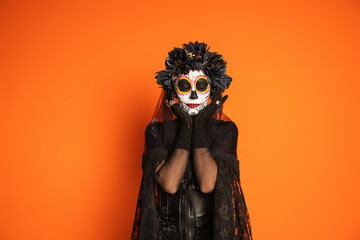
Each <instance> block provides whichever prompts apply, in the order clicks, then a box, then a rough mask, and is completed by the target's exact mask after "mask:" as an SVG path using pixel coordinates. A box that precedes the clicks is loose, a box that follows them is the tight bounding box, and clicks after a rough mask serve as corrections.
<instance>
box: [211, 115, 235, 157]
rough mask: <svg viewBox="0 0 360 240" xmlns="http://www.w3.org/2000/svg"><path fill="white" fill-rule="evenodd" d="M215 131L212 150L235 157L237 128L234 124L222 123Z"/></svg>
mask: <svg viewBox="0 0 360 240" xmlns="http://www.w3.org/2000/svg"><path fill="white" fill-rule="evenodd" d="M218 126H219V127H217V129H212V130H214V131H215V138H214V142H213V144H212V146H211V149H212V150H215V149H219V150H222V151H224V152H226V153H228V154H231V155H233V156H234V157H237V139H238V128H237V126H236V124H235V123H234V122H223V123H222V124H220V125H218Z"/></svg>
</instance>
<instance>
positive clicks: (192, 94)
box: [175, 70, 210, 116]
mask: <svg viewBox="0 0 360 240" xmlns="http://www.w3.org/2000/svg"><path fill="white" fill-rule="evenodd" d="M175 88H176V94H177V97H178V99H179V105H180V106H181V107H182V108H183V109H184V110H185V111H186V112H187V113H188V114H189V115H190V116H194V115H196V114H198V113H199V112H200V111H201V110H202V109H204V108H205V107H206V106H207V104H208V100H209V96H210V84H209V82H208V79H207V77H206V75H205V74H204V73H203V72H202V71H201V70H190V71H189V73H188V74H187V75H181V76H180V77H179V78H178V79H177V80H176V81H175Z"/></svg>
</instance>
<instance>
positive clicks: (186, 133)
mask: <svg viewBox="0 0 360 240" xmlns="http://www.w3.org/2000/svg"><path fill="white" fill-rule="evenodd" d="M167 104H168V106H169V107H170V109H171V111H172V112H173V113H174V114H175V116H176V117H177V118H178V120H179V124H180V126H179V131H178V138H177V140H176V144H175V149H177V148H182V149H185V150H187V151H189V152H190V150H191V133H192V126H193V121H192V118H191V116H190V115H189V114H188V113H187V112H185V111H184V110H183V109H182V108H181V107H180V105H179V104H178V103H176V102H175V101H174V94H171V93H170V94H169V95H168V101H167Z"/></svg>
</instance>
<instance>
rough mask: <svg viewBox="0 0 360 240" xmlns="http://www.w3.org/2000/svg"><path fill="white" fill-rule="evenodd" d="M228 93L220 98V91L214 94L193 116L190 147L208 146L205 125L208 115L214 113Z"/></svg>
mask: <svg viewBox="0 0 360 240" xmlns="http://www.w3.org/2000/svg"><path fill="white" fill-rule="evenodd" d="M227 98H228V95H226V96H224V97H223V98H221V92H219V93H218V94H215V96H214V98H213V100H212V101H211V103H210V104H209V105H207V106H206V107H205V108H204V109H203V110H202V111H200V112H199V113H198V114H197V115H196V116H194V117H193V118H194V119H193V121H194V126H193V132H192V147H193V149H195V148H210V143H209V140H208V139H207V134H206V129H205V125H206V122H207V121H208V120H209V119H210V117H211V116H212V115H213V114H214V113H215V111H216V109H218V108H221V107H222V105H223V104H224V102H225V101H226V99H227Z"/></svg>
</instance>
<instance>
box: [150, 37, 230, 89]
mask: <svg viewBox="0 0 360 240" xmlns="http://www.w3.org/2000/svg"><path fill="white" fill-rule="evenodd" d="M209 49H210V47H208V48H207V44H205V43H199V42H197V41H196V42H195V43H192V42H189V44H183V47H182V48H177V47H175V48H174V50H172V51H170V52H169V53H168V54H169V56H168V57H167V58H166V60H165V69H166V70H161V71H159V72H156V76H155V78H156V79H157V84H159V85H161V86H162V87H163V88H164V89H165V90H167V91H174V85H173V83H172V82H173V81H174V80H176V79H177V78H178V77H179V76H180V75H182V74H188V73H189V71H190V70H202V71H203V72H204V73H205V74H206V76H207V77H208V81H209V83H210V86H211V91H213V92H215V91H223V90H224V89H227V88H229V86H230V83H231V80H232V79H231V77H229V76H228V75H226V74H225V72H226V61H224V60H223V56H222V55H220V54H218V53H217V52H209Z"/></svg>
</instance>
